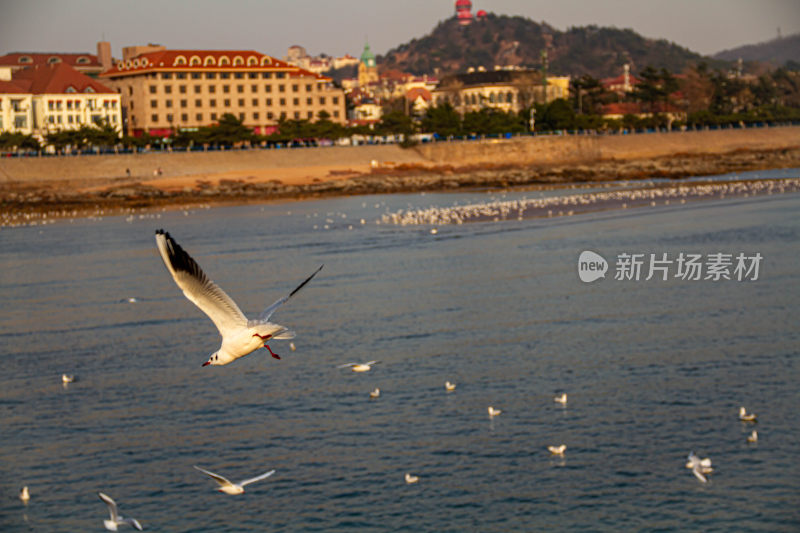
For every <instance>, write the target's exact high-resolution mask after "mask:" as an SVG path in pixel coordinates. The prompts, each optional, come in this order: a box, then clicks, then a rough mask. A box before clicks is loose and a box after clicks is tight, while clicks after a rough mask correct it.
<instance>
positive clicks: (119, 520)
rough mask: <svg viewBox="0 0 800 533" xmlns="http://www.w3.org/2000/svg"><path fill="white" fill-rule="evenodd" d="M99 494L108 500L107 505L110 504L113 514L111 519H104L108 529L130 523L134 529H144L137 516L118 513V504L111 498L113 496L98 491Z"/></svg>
mask: <svg viewBox="0 0 800 533" xmlns="http://www.w3.org/2000/svg"><path fill="white" fill-rule="evenodd" d="M97 495H98V496H100V499H101V500H103V501H104V502H106V505H108V512H109V514H110V515H111V519H110V520H103V525H104V526H106V529H107V530H109V531H116V530H117V528H119V526H124V525H129V526H131V527H132V528H134V529H138V530H139V531H143V529H142V525H141V524H140V523H139V521H138V520H136V519H135V518H123V517H122V515H120V514H118V513H117V504H116V502H115V501H114V500H113V499H111V496H108V495H107V494H103V493H102V492H98V493H97Z"/></svg>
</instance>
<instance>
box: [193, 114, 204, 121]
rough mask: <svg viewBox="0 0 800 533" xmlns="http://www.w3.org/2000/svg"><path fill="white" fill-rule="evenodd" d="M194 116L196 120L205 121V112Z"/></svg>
mask: <svg viewBox="0 0 800 533" xmlns="http://www.w3.org/2000/svg"><path fill="white" fill-rule="evenodd" d="M194 118H195V120H196V121H197V122H203V114H202V113H197V114H196V115H195V116H194Z"/></svg>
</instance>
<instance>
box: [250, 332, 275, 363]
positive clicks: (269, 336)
mask: <svg viewBox="0 0 800 533" xmlns="http://www.w3.org/2000/svg"><path fill="white" fill-rule="evenodd" d="M253 337H258V338H259V339H261V340H262V341H267V340H269V339H271V338H272V335H266V336H261V335H259V334H258V333H253ZM264 348H266V349H267V350H268V351H269V354H270V355H271V356H272V357H274V358H275V359H280V358H281V356H280V355H278V354H276V353H275V352H273V351H272V349H271V348H270V347H269V346H267V345H266V344H264Z"/></svg>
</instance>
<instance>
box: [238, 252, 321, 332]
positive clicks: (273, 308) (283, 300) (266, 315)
mask: <svg viewBox="0 0 800 533" xmlns="http://www.w3.org/2000/svg"><path fill="white" fill-rule="evenodd" d="M323 266H325V265H320V266H319V268H318V269H316V270H315V271H314V273H313V274H311V275H310V276H308V277H307V278H306V280H305V281H304V282H303V283H301V284H300V285H298V286H297V287H296V288H295V290H293V291H292V292H290V293H289V294H288V295H287V296H284V297H283V298H279V299H278V300H277V301H276V302H275V303H274V304H272V305H270V306H269V307H267V308H266V309H264V311H263V312H262V313H261V314H260V315H259V316H258V319H257V320H251V321H249V322H248V326H252V325H256V324H264V323H265V322H267V321H269V319H270V317H271V316H272V314H273V313H274V312H275V311H277V310H278V308H279V307H280V306H282V305H283V304H285V303H286V302H287V301H289V298H291V297H292V296H294V295H295V294H296V293H297V292H298V291H299V290H300V289H302V288H303V287H305V286H306V283H308V282H309V281H311V280H312V278H313V277H314V276H316V275H317V273H318V272H319V271H320V270H322V267H323Z"/></svg>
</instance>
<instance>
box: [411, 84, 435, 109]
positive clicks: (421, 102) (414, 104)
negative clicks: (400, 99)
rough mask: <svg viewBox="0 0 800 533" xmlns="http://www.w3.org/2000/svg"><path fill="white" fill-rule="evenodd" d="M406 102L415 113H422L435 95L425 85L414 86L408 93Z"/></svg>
mask: <svg viewBox="0 0 800 533" xmlns="http://www.w3.org/2000/svg"><path fill="white" fill-rule="evenodd" d="M406 102H408V107H409V108H410V111H411V113H412V114H413V115H422V114H424V113H425V111H427V110H428V108H429V107H430V105H431V102H433V95H432V94H431V92H430V91H429V90H428V89H426V88H424V87H412V88H411V89H409V90H408V92H407V93H406Z"/></svg>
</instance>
